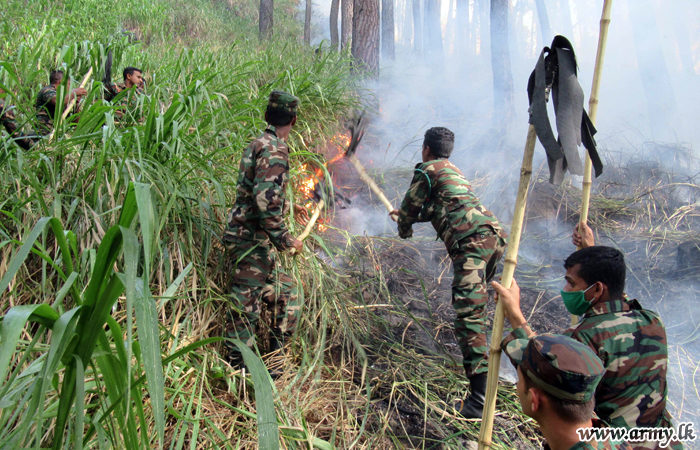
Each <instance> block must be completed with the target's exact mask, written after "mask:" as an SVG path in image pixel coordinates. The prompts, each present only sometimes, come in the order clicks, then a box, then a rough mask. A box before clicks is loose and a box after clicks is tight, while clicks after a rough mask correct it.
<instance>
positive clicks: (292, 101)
mask: <svg viewBox="0 0 700 450" xmlns="http://www.w3.org/2000/svg"><path fill="white" fill-rule="evenodd" d="M297 106H299V99H298V98H296V97H295V96H293V95H292V94H288V93H286V92H284V91H272V93H271V94H270V100H269V101H268V102H267V107H268V108H270V109H278V110H281V111H287V112H291V113H295V114H296V112H297Z"/></svg>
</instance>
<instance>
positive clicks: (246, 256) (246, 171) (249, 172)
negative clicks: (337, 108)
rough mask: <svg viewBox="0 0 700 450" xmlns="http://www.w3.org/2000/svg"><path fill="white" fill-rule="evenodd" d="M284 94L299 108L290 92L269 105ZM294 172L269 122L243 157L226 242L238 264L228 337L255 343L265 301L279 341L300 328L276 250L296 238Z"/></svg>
mask: <svg viewBox="0 0 700 450" xmlns="http://www.w3.org/2000/svg"><path fill="white" fill-rule="evenodd" d="M279 96H282V100H281V102H282V104H283V106H282V107H283V108H289V110H292V111H295V110H296V104H297V102H298V100H297V99H296V98H295V97H292V96H291V95H289V94H284V93H279V92H277V91H275V92H273V94H272V95H271V96H270V104H269V105H279V103H275V102H274V101H273V100H278V102H279V101H280V100H279V99H278V97H279ZM288 173H289V149H288V147H287V145H286V144H285V142H284V141H283V140H282V139H279V138H278V137H277V134H276V130H275V127H274V126H272V125H268V127H267V129H266V130H265V132H264V133H263V134H262V135H261V136H259V137H258V138H257V139H255V140H254V141H253V142H252V143H251V144H250V145H249V146H248V148H246V150H245V151H244V153H243V157H242V158H241V163H240V168H239V173H238V186H237V195H236V201H235V203H234V205H233V208H232V209H231V212H230V213H229V216H228V224H227V227H226V231H225V233H224V238H223V239H224V242H225V243H226V247H227V249H228V250H229V255H230V256H229V258H231V261H232V262H233V263H234V264H235V269H234V273H233V277H232V278H233V280H232V285H231V294H232V295H231V300H232V305H231V306H232V308H231V310H230V311H229V317H228V323H227V326H226V336H227V337H230V338H237V339H240V340H241V341H243V342H245V343H246V344H247V345H248V346H249V347H252V346H253V345H254V342H255V330H256V327H258V326H260V325H262V324H259V313H260V306H261V304H260V301H262V302H264V303H265V304H266V305H267V306H268V309H269V310H270V311H271V312H272V316H273V317H272V323H271V334H272V336H273V339H274V340H280V341H281V340H283V339H284V338H285V337H288V336H290V335H291V334H292V333H293V332H294V329H295V326H296V316H297V312H298V310H299V306H298V305H297V303H296V299H297V292H296V288H295V286H294V283H293V281H292V278H291V277H290V276H289V275H287V274H286V273H285V272H284V271H283V270H282V269H281V268H280V267H279V265H278V263H277V262H276V260H275V252H274V251H273V248H272V246H273V245H274V247H275V248H276V249H277V250H278V251H284V250H287V249H288V248H290V247H291V246H292V244H293V242H294V237H293V236H292V235H291V234H290V232H289V230H288V229H287V227H286V225H285V223H284V216H285V215H286V214H287V213H288V212H289V209H290V208H289V206H290V205H289V203H288V202H287V201H286V200H285V198H284V192H285V189H286V186H287V178H288ZM272 344H273V345H274V342H273V343H272ZM227 347H228V349H229V353H228V358H229V360H230V361H232V362H237V361H240V353H239V351H238V349H237V347H235V346H234V345H232V344H231V343H228V342H227Z"/></svg>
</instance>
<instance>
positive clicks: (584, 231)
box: [571, 223, 595, 248]
mask: <svg viewBox="0 0 700 450" xmlns="http://www.w3.org/2000/svg"><path fill="white" fill-rule="evenodd" d="M580 225H581V224H580V223H579V224H576V226H575V227H574V233H573V235H572V236H571V242H573V244H574V245H575V246H576V247H579V248H587V247H593V246H594V245H595V238H594V237H593V230H591V227H589V226H588V224H585V223H584V224H583V227H581V230H580V231H579V226H580Z"/></svg>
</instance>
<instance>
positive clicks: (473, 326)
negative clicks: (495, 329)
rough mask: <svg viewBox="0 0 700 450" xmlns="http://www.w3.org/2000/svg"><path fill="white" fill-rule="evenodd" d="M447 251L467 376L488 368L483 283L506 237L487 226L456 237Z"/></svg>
mask: <svg viewBox="0 0 700 450" xmlns="http://www.w3.org/2000/svg"><path fill="white" fill-rule="evenodd" d="M457 245H458V249H454V250H453V251H452V252H450V254H451V255H450V256H451V257H452V263H453V265H454V281H453V282H452V306H453V307H454V309H455V312H456V313H457V319H456V320H455V335H456V337H457V341H458V342H459V348H460V349H461V350H462V357H463V365H464V370H465V371H466V373H467V376H468V377H470V376H472V375H477V374H480V373H486V372H487V371H488V344H487V342H486V330H485V327H486V325H485V321H486V304H487V302H488V299H489V296H488V292H487V283H489V282H490V281H491V280H492V279H493V277H494V275H495V274H496V267H497V265H498V261H500V259H501V257H502V256H503V252H504V250H505V247H506V241H505V239H503V238H502V237H501V236H500V235H498V234H496V232H494V231H493V230H492V229H491V228H490V227H489V228H482V229H480V231H477V232H476V233H475V234H473V235H471V236H469V237H467V238H466V239H463V240H461V241H459V243H458V244H457Z"/></svg>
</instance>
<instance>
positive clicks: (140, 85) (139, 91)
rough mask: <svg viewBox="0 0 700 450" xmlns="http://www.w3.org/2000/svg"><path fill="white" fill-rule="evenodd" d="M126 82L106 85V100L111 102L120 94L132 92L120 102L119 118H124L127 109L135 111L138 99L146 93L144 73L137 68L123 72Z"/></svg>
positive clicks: (130, 68)
mask: <svg viewBox="0 0 700 450" xmlns="http://www.w3.org/2000/svg"><path fill="white" fill-rule="evenodd" d="M123 76H124V81H123V82H121V83H118V84H111V83H110V84H106V85H105V100H107V101H108V102H111V101H112V100H113V99H114V98H115V97H116V96H117V95H119V93H120V92H123V91H126V90H131V92H129V93H128V94H125V95H124V96H123V97H122V98H121V99H120V100H119V101H118V103H117V104H118V105H119V106H120V108H119V109H118V110H117V111H116V112H115V115H116V116H117V117H119V118H121V117H122V116H124V113H125V111H126V109H127V108H128V109H130V110H134V109H135V108H136V99H137V97H138V96H140V95H143V93H144V80H143V71H142V70H141V69H137V68H136V67H127V68H125V69H124V71H123Z"/></svg>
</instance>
